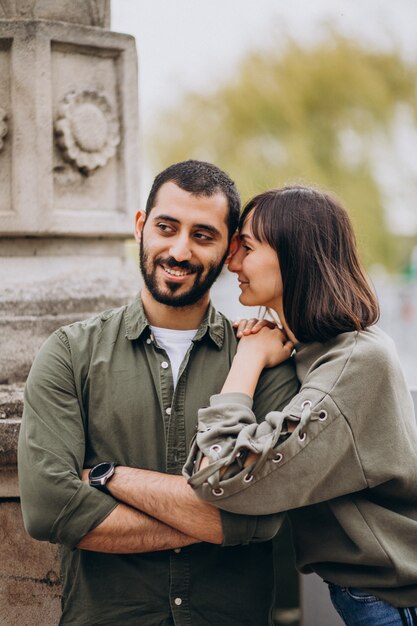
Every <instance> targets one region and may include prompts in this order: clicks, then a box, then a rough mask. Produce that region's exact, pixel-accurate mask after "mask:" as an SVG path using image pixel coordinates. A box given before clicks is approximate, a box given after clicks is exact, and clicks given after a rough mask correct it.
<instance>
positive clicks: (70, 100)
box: [55, 90, 120, 175]
mask: <svg viewBox="0 0 417 626" xmlns="http://www.w3.org/2000/svg"><path fill="white" fill-rule="evenodd" d="M55 135H56V143H57V145H58V147H59V148H60V150H61V151H62V155H63V157H64V159H65V160H66V161H68V162H69V163H71V164H72V165H74V166H75V167H77V168H78V170H79V171H80V172H82V173H83V174H87V175H88V174H90V173H91V172H93V171H94V170H96V169H97V168H99V167H103V166H104V165H105V164H106V163H107V161H108V160H109V159H111V158H112V157H113V156H114V155H115V154H116V148H117V146H118V144H119V143H120V129H119V122H118V119H117V116H116V114H115V112H114V111H113V108H112V106H111V104H110V102H109V101H108V99H107V98H106V96H105V95H104V94H102V93H99V92H97V91H94V90H84V91H80V92H74V91H72V92H70V93H68V94H67V95H66V96H65V97H64V98H63V100H62V101H61V103H60V105H59V109H58V117H57V120H56V122H55Z"/></svg>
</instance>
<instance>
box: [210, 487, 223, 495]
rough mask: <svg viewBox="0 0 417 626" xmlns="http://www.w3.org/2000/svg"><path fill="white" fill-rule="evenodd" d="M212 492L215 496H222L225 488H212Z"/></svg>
mask: <svg viewBox="0 0 417 626" xmlns="http://www.w3.org/2000/svg"><path fill="white" fill-rule="evenodd" d="M211 493H212V494H213V496H222V495H223V494H224V489H222V488H221V487H217V488H216V489H212V490H211Z"/></svg>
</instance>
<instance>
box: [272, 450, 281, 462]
mask: <svg viewBox="0 0 417 626" xmlns="http://www.w3.org/2000/svg"><path fill="white" fill-rule="evenodd" d="M281 461H282V454H281V452H278V454H276V455H275V458H273V459H272V463H280V462H281Z"/></svg>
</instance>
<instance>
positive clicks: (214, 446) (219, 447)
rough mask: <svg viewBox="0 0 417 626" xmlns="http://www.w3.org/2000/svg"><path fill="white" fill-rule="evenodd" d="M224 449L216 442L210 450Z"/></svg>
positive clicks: (218, 450)
mask: <svg viewBox="0 0 417 626" xmlns="http://www.w3.org/2000/svg"><path fill="white" fill-rule="evenodd" d="M221 449H222V447H221V446H219V444H218V443H214V444H213V445H212V446H210V452H220V451H221Z"/></svg>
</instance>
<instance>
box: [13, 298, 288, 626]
mask: <svg viewBox="0 0 417 626" xmlns="http://www.w3.org/2000/svg"><path fill="white" fill-rule="evenodd" d="M235 351H236V340H235V336H234V332H233V329H232V327H231V325H230V323H229V322H228V321H227V320H226V319H225V318H224V317H223V316H222V315H221V314H219V313H217V312H216V311H215V310H214V308H213V307H212V306H210V307H209V309H208V311H207V314H206V316H205V318H204V320H203V321H202V323H201V325H200V327H199V329H198V331H197V333H196V335H195V337H194V339H193V341H192V344H191V346H190V348H189V350H188V351H187V354H186V356H185V358H184V360H183V362H182V365H181V368H180V371H179V378H178V383H177V385H176V387H175V389H174V386H173V380H172V373H171V366H170V363H169V358H168V356H167V354H166V352H165V351H164V350H163V349H161V348H160V347H159V346H158V345H157V344H156V342H155V340H154V338H153V337H152V334H151V331H150V328H149V323H148V321H147V319H146V317H145V314H144V311H143V308H142V304H141V301H140V298H137V299H135V301H134V302H133V303H132V304H130V305H128V306H125V307H122V308H119V309H114V310H111V311H106V312H104V313H103V314H101V315H99V316H97V317H94V318H92V319H89V320H86V321H83V322H77V323H75V324H71V325H70V326H66V327H64V328H61V329H60V330H57V331H56V332H55V333H54V334H53V335H52V336H51V337H50V338H49V339H48V340H47V341H46V343H45V344H44V345H43V347H42V348H41V350H40V352H39V354H38V356H37V357H36V359H35V362H34V364H33V367H32V370H31V372H30V375H29V377H28V381H27V385H26V397H25V408H24V414H23V420H22V428H21V434H20V441H19V478H20V490H21V498H22V510H23V516H24V521H25V525H26V528H27V530H28V532H29V533H30V534H31V535H32V536H33V537H35V538H36V539H39V540H45V541H50V542H53V543H58V544H61V553H62V580H63V602H62V604H63V614H62V618H61V622H60V623H61V624H64V625H70V624H71V625H73V626H92V625H96V624H97V625H98V624H100V625H103V626H107V625H108V626H110V625H112V626H119V625H120V626H122V625H123V626H133V625H135V626H137V625H141V626H157V625H164V626H165V625H168V624H169V625H173V624H175V625H176V626H191V624H192V625H193V626H208V625H214V624H216V625H222V624H224V625H225V626H226V625H227V626H231V625H236V626H237V625H239V626H242V625H243V624H248V625H249V624H251V625H254V624H257V625H259V626H262V625H263V624H268V623H270V622H269V620H270V617H269V613H270V608H271V604H272V599H273V569H272V550H271V542H270V541H269V539H270V538H271V537H272V536H273V535H274V534H275V533H276V531H277V530H278V528H279V527H280V524H281V517H280V516H276V515H270V516H264V517H256V516H240V515H239V516H237V515H234V514H230V513H224V512H222V525H223V532H224V537H225V541H224V546H216V545H212V544H208V543H200V544H196V545H192V546H189V547H186V548H182V549H181V550H179V551H178V550H177V551H174V550H166V551H162V552H154V553H146V554H128V555H126V554H104V553H98V552H92V551H87V550H79V549H76V546H77V544H78V543H79V541H80V539H81V538H82V537H83V536H84V535H85V534H86V533H88V532H89V531H90V530H92V529H93V528H95V527H96V526H97V525H98V524H100V523H101V522H102V521H103V520H104V519H105V518H106V517H107V516H108V515H109V514H110V512H111V511H112V510H113V509H114V508H115V507H116V506H117V504H118V503H117V501H116V500H114V499H113V498H112V497H111V496H110V495H107V494H105V493H102V492H100V491H98V490H96V489H94V488H92V487H89V486H88V485H87V484H85V483H83V482H82V481H81V480H80V475H81V471H82V468H83V467H86V466H87V467H91V466H93V465H95V464H96V463H99V462H101V461H103V460H108V459H112V460H115V461H117V462H118V463H119V464H122V465H126V466H130V467H140V468H144V469H150V470H156V471H159V472H168V473H172V474H180V473H181V469H182V466H183V464H184V462H185V460H186V457H187V451H188V448H189V444H190V442H191V440H192V438H193V436H194V434H195V430H196V420H197V412H198V409H199V408H200V407H202V406H206V405H207V404H208V402H209V398H210V396H211V395H213V394H216V393H218V392H219V391H220V389H221V387H222V385H223V382H224V380H225V378H226V376H227V373H228V371H229V368H230V365H231V362H232V359H233V356H234V354H235ZM296 389H297V380H296V378H295V374H294V369H293V366H292V364H289V363H287V364H284V365H282V366H279V367H278V368H275V369H274V370H272V369H271V370H265V372H264V373H263V375H262V377H261V379H260V382H259V385H258V389H257V392H256V395H255V411H256V414H257V415H259V416H260V417H263V416H264V415H266V413H267V412H268V411H269V410H271V409H276V408H277V407H279V406H283V405H284V404H285V403H286V402H288V400H289V398H290V397H292V396H293V395H294V393H295V392H296Z"/></svg>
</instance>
